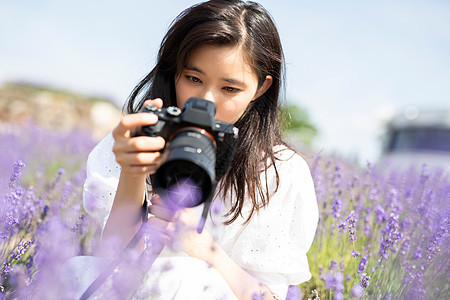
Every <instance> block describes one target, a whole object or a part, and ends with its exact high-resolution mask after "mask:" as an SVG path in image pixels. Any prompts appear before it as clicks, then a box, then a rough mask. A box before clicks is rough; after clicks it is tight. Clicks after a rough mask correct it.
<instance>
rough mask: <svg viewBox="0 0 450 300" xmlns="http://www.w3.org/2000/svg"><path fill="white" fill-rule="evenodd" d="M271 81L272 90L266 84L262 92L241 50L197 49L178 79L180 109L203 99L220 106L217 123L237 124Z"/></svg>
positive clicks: (216, 47)
mask: <svg viewBox="0 0 450 300" xmlns="http://www.w3.org/2000/svg"><path fill="white" fill-rule="evenodd" d="M267 77H268V78H267V79H266V82H267V81H270V83H269V84H268V86H267V83H266V82H265V83H264V84H263V86H262V87H261V88H260V89H258V78H257V76H256V74H255V73H254V72H253V71H252V70H251V68H250V66H249V65H248V64H247V63H246V62H245V60H244V56H243V53H242V50H241V49H240V48H237V47H231V46H213V45H203V46H200V47H197V48H196V49H194V51H193V52H192V53H191V55H190V56H189V58H188V60H187V64H186V66H185V68H184V69H183V70H182V71H181V73H180V74H178V75H177V76H176V78H175V90H176V95H177V105H178V107H180V108H182V107H183V105H184V103H185V102H186V100H187V99H189V98H190V97H198V98H203V99H206V100H208V101H211V102H214V103H215V104H216V107H217V111H216V116H215V118H216V119H217V120H220V121H224V122H228V123H231V124H234V123H235V122H236V121H237V120H238V119H239V117H240V116H241V115H242V114H243V113H244V111H245V109H246V108H247V106H248V104H249V103H250V102H251V101H253V100H255V99H257V98H258V97H259V96H261V95H262V94H263V93H264V92H265V91H266V90H267V88H268V87H269V86H270V84H271V82H272V81H271V78H270V76H267ZM268 79H269V80H268ZM266 86H267V87H266Z"/></svg>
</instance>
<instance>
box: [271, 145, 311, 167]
mask: <svg viewBox="0 0 450 300" xmlns="http://www.w3.org/2000/svg"><path fill="white" fill-rule="evenodd" d="M273 151H274V154H275V159H276V162H275V163H276V165H277V168H278V167H284V168H289V169H299V168H300V169H305V168H306V169H307V170H308V171H309V167H308V164H307V162H306V160H305V159H304V157H303V156H302V155H301V154H300V153H298V152H297V151H295V150H293V149H292V148H290V147H288V146H286V145H284V144H280V145H276V146H275V147H273Z"/></svg>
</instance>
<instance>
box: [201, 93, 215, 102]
mask: <svg viewBox="0 0 450 300" xmlns="http://www.w3.org/2000/svg"><path fill="white" fill-rule="evenodd" d="M201 98H203V99H205V100H208V101H211V102H213V103H215V102H216V96H215V95H214V92H213V91H212V90H205V91H204V92H203V95H202V96H201Z"/></svg>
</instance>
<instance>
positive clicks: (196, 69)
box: [185, 65, 246, 87]
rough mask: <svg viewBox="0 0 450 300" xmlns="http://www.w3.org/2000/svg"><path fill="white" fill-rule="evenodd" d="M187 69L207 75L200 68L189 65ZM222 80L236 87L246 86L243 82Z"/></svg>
mask: <svg viewBox="0 0 450 300" xmlns="http://www.w3.org/2000/svg"><path fill="white" fill-rule="evenodd" d="M185 69H186V70H189V71H194V72H198V73H200V74H202V75H206V73H205V72H204V71H203V70H201V69H200V68H198V67H196V66H189V65H188V66H186V67H185ZM220 80H222V81H225V82H228V83H231V84H234V85H239V86H242V87H245V86H246V85H245V83H244V82H243V81H241V80H237V79H234V78H227V77H222V78H220Z"/></svg>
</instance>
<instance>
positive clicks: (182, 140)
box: [153, 127, 216, 207]
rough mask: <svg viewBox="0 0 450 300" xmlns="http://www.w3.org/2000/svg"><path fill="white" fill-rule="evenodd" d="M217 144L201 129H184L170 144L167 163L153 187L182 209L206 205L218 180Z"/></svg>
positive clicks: (156, 174)
mask: <svg viewBox="0 0 450 300" xmlns="http://www.w3.org/2000/svg"><path fill="white" fill-rule="evenodd" d="M215 149H216V145H215V142H214V138H213V137H212V135H211V134H210V133H209V132H207V131H206V130H204V129H202V128H197V127H184V128H181V129H179V130H178V131H177V132H176V133H175V134H174V135H173V136H172V138H171V139H170V140H169V141H168V144H167V145H166V149H165V155H166V158H165V161H164V163H163V164H162V165H161V166H160V167H159V169H158V170H157V172H156V173H155V176H154V183H153V184H154V185H155V186H154V187H155V189H156V190H157V191H158V190H160V191H164V192H165V194H166V197H167V198H168V199H169V200H170V201H172V202H174V204H176V205H178V206H182V207H194V206H197V205H199V204H201V203H203V202H204V201H205V200H206V199H207V198H208V197H209V195H210V193H212V192H213V191H212V189H213V183H214V181H215V162H216V151H215Z"/></svg>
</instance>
